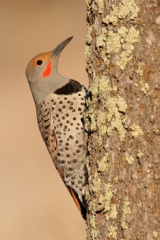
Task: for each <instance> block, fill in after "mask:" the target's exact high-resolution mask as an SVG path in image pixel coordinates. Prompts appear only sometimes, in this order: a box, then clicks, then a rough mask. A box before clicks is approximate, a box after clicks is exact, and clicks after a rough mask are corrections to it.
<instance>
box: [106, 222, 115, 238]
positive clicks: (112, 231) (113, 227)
mask: <svg viewBox="0 0 160 240" xmlns="http://www.w3.org/2000/svg"><path fill="white" fill-rule="evenodd" d="M116 230H117V227H116V226H113V225H110V226H109V227H108V231H109V234H108V236H109V237H112V238H113V239H117V232H116Z"/></svg>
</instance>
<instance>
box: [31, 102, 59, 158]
mask: <svg viewBox="0 0 160 240" xmlns="http://www.w3.org/2000/svg"><path fill="white" fill-rule="evenodd" d="M36 110H37V121H38V126H39V129H40V132H41V135H42V138H43V140H44V142H45V144H46V146H47V149H48V151H49V153H50V155H51V157H52V160H53V161H54V162H55V159H56V155H57V139H56V135H55V133H54V130H53V125H52V124H53V119H52V111H51V107H50V103H49V102H45V101H43V102H42V103H41V104H39V105H38V106H37V108H36Z"/></svg>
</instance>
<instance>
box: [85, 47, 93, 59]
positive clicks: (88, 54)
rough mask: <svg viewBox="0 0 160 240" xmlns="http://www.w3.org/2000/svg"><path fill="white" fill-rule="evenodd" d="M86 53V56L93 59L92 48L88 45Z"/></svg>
mask: <svg viewBox="0 0 160 240" xmlns="http://www.w3.org/2000/svg"><path fill="white" fill-rule="evenodd" d="M84 53H85V54H86V56H87V57H91V55H92V53H91V47H90V46H88V45H85V50H84Z"/></svg>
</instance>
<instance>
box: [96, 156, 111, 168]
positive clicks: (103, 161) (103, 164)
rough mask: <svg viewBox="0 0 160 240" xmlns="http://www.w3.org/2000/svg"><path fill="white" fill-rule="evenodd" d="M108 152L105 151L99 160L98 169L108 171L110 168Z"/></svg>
mask: <svg viewBox="0 0 160 240" xmlns="http://www.w3.org/2000/svg"><path fill="white" fill-rule="evenodd" d="M108 161H109V159H108V153H105V155H104V156H103V157H102V159H101V160H100V161H99V162H98V171H99V172H107V171H108V168H109V164H108Z"/></svg>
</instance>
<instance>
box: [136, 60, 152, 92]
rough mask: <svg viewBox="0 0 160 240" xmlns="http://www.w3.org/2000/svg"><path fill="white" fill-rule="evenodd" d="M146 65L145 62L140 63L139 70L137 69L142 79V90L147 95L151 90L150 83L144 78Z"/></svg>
mask: <svg viewBox="0 0 160 240" xmlns="http://www.w3.org/2000/svg"><path fill="white" fill-rule="evenodd" d="M144 65H145V64H144V63H143V62H139V63H138V69H137V73H138V75H139V78H140V90H141V91H142V92H143V93H144V94H146V92H147V91H148V90H149V85H148V83H147V82H146V81H145V80H144V78H143V68H144Z"/></svg>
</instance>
